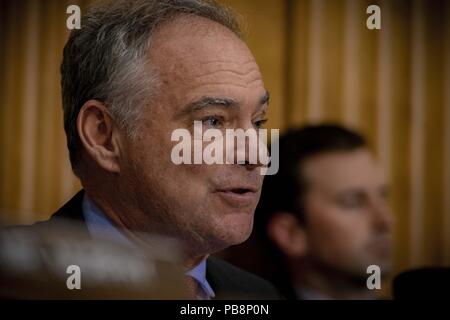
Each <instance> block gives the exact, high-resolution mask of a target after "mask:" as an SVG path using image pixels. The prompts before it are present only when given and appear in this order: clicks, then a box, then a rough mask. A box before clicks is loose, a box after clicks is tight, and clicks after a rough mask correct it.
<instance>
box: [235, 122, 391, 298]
mask: <svg viewBox="0 0 450 320" xmlns="http://www.w3.org/2000/svg"><path fill="white" fill-rule="evenodd" d="M279 146H280V169H279V172H278V174H276V175H274V176H268V177H266V181H265V182H264V186H263V192H262V196H261V200H260V203H259V205H258V208H257V213H256V218H255V224H256V225H255V229H254V234H253V235H252V237H251V240H250V241H249V242H248V243H247V244H246V245H245V246H243V247H242V248H240V249H235V250H239V252H240V253H241V254H240V256H241V257H242V256H245V255H243V254H242V252H243V251H245V250H246V249H248V248H249V247H252V250H255V252H257V253H258V252H259V257H260V258H261V259H262V260H261V259H255V261H259V262H258V266H256V265H253V266H251V265H245V260H244V261H243V262H241V263H240V265H241V266H243V267H248V268H250V269H251V270H252V271H254V272H258V273H260V275H262V276H263V277H266V278H267V279H269V280H271V281H272V282H273V283H274V284H275V285H276V286H278V288H279V289H280V291H281V292H282V293H283V294H284V295H285V296H286V297H287V298H291V299H371V298H375V296H374V293H373V291H371V290H369V289H368V288H367V285H366V281H367V278H368V277H369V274H367V267H368V266H370V265H377V266H379V267H380V269H381V275H382V276H385V275H387V274H388V273H389V271H390V268H391V227H392V223H393V218H392V215H391V212H390V210H389V207H388V203H387V185H386V179H385V176H384V175H383V172H382V170H381V168H380V167H379V165H378V163H377V161H376V160H375V159H374V157H373V155H372V153H371V152H370V151H369V149H368V147H367V144H366V141H365V140H364V138H363V137H362V136H361V135H359V134H358V133H356V132H353V131H350V130H347V129H345V128H343V127H340V126H334V125H317V126H307V127H304V128H302V129H296V130H291V131H289V132H287V133H286V134H285V135H284V136H282V137H281V138H280V141H279ZM231 254H232V255H233V254H234V253H231ZM229 258H230V259H231V260H232V261H234V259H233V256H230V257H229ZM260 266H264V267H263V270H261V269H260Z"/></svg>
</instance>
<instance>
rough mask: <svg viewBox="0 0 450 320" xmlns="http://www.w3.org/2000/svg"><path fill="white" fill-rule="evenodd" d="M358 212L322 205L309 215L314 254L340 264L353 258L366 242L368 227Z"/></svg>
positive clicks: (310, 238) (311, 245) (309, 229)
mask: <svg viewBox="0 0 450 320" xmlns="http://www.w3.org/2000/svg"><path fill="white" fill-rule="evenodd" d="M358 215H359V213H356V212H346V211H343V210H341V209H339V208H336V207H334V206H328V207H327V206H325V205H320V206H317V207H316V208H315V210H313V211H310V214H309V215H308V240H309V244H310V249H311V252H314V254H315V255H320V256H321V257H323V258H325V259H327V260H330V261H331V262H334V263H337V262H338V261H340V260H346V259H350V258H351V257H352V256H353V255H354V254H355V253H356V252H358V251H359V250H360V248H362V247H364V246H365V244H366V242H367V234H368V233H367V232H366V224H365V223H364V221H363V219H362V218H361V216H360V215H359V216H358Z"/></svg>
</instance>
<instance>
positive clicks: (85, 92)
mask: <svg viewBox="0 0 450 320" xmlns="http://www.w3.org/2000/svg"><path fill="white" fill-rule="evenodd" d="M182 14H190V15H195V16H199V17H204V18H207V19H209V20H212V21H215V22H217V23H219V24H221V25H223V26H225V27H227V28H228V29H230V30H231V31H233V32H234V33H235V34H236V35H237V36H239V37H241V30H240V28H239V23H238V21H237V18H236V16H235V15H234V14H233V13H232V12H231V10H230V9H229V8H227V7H225V6H222V5H219V4H217V3H216V2H214V1H211V0H118V1H109V2H105V3H102V4H97V5H95V6H93V7H92V8H91V9H90V10H89V12H88V13H87V14H86V15H85V16H84V17H83V19H82V28H81V29H80V30H74V31H72V32H71V34H70V37H69V40H68V41H67V43H66V45H65V47H64V55H63V61H62V64H61V88H62V103H63V111H64V129H65V132H66V136H67V147H68V149H69V155H70V163H71V165H72V169H73V171H74V172H75V174H78V172H77V165H78V162H79V153H80V149H81V141H80V137H79V135H78V131H77V125H76V122H77V117H78V113H79V111H80V109H81V107H82V106H83V104H84V103H85V102H86V101H88V100H90V99H96V100H99V101H101V102H103V103H104V104H105V105H106V106H107V108H108V110H109V112H110V113H111V116H112V117H113V119H114V120H115V121H116V122H117V123H118V124H119V125H120V126H121V128H122V129H124V130H125V131H126V133H127V135H128V136H129V137H132V136H133V135H134V134H135V131H136V130H135V128H136V124H137V122H138V121H137V120H138V119H139V114H140V112H141V110H142V109H143V107H144V106H145V105H147V104H148V103H149V100H150V99H151V97H152V95H153V94H154V93H155V91H156V88H157V84H158V77H157V76H156V73H154V72H152V68H151V65H149V63H150V64H151V62H149V61H148V56H147V51H148V48H149V47H150V41H151V36H152V34H153V33H154V31H155V30H156V29H157V28H158V27H159V26H161V25H162V24H163V23H164V22H167V21H170V20H172V19H174V18H176V17H177V16H179V15H182Z"/></svg>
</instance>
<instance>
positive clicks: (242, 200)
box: [218, 187, 257, 207]
mask: <svg viewBox="0 0 450 320" xmlns="http://www.w3.org/2000/svg"><path fill="white" fill-rule="evenodd" d="M218 194H219V196H220V197H221V198H222V199H223V200H224V201H225V202H226V203H228V204H229V205H231V206H233V207H246V206H248V205H252V204H254V203H255V201H256V197H257V189H254V188H250V187H236V188H234V187H232V188H226V189H222V190H218Z"/></svg>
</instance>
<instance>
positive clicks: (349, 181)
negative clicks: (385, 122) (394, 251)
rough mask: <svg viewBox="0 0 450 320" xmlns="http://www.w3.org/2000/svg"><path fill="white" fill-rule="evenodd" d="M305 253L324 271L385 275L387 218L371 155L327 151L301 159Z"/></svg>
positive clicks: (381, 182) (384, 192) (389, 222)
mask: <svg viewBox="0 0 450 320" xmlns="http://www.w3.org/2000/svg"><path fill="white" fill-rule="evenodd" d="M302 168H303V171H302V172H303V175H304V177H305V178H306V181H307V184H308V188H309V189H308V192H307V193H306V197H305V213H306V228H305V230H306V232H307V241H308V248H309V249H310V250H309V254H310V255H311V257H312V258H314V259H315V261H318V262H319V263H320V264H322V265H324V266H327V267H328V268H331V269H334V270H337V271H339V272H344V273H346V274H349V275H353V276H356V277H361V276H363V277H367V273H366V269H367V267H368V266H369V265H372V264H375V265H378V266H380V268H381V272H382V274H384V273H387V272H389V269H390V251H391V226H392V215H391V212H390V210H389V208H388V205H387V199H386V195H387V190H386V182H385V178H384V176H383V174H382V172H381V170H380V168H379V167H378V166H377V164H376V163H375V161H374V159H373V157H372V156H371V154H370V152H369V151H368V150H366V149H363V148H361V149H359V150H356V151H351V152H339V153H338V152H330V153H326V154H320V155H317V156H315V157H312V158H310V159H308V160H306V161H305V163H304V165H303V167H302Z"/></svg>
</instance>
